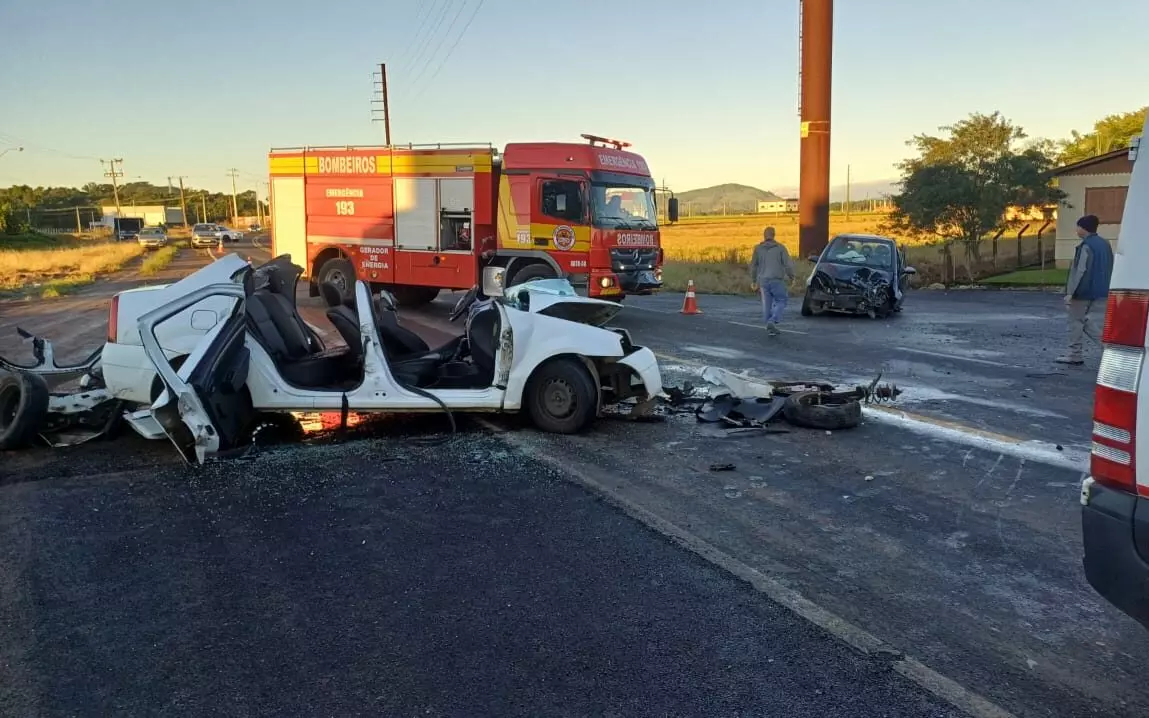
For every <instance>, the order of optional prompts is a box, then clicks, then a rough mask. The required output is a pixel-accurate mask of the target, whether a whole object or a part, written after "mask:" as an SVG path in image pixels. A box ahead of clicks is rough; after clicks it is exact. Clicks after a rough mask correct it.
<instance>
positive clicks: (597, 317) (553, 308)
mask: <svg viewBox="0 0 1149 718" xmlns="http://www.w3.org/2000/svg"><path fill="white" fill-rule="evenodd" d="M505 300H506V301H507V303H508V304H510V305H511V306H513V307H516V308H517V309H521V310H523V311H526V312H529V313H531V314H542V315H545V316H548V317H555V318H556V319H565V320H567V321H570V322H578V323H580V324H590V325H592V326H596V327H601V326H603V325H604V324H606V323H607V322H609V321H610V320H611V319H614V317H615V316H616V315H617V314H618V313H619V312H620V311H622V305H620V304H618V303H617V302H608V301H604V300H602V299H591V298H590V297H583V296H580V295H578V294H577V293H576V292H575V290H574V287H573V286H571V283H570V282H569V281H568V280H566V279H539V280H534V281H530V282H526V283H524V284H518V285H515V286H513V287H510V288H509V289H508V290H507V292H506V295H505Z"/></svg>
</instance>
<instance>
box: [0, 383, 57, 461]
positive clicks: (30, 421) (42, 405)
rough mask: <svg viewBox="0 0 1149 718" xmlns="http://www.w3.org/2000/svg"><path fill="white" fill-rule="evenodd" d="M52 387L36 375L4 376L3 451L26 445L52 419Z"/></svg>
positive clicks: (0, 402) (0, 398)
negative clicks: (50, 395) (46, 421)
mask: <svg viewBox="0 0 1149 718" xmlns="http://www.w3.org/2000/svg"><path fill="white" fill-rule="evenodd" d="M48 398H49V392H48V385H47V384H46V383H45V382H44V379H43V378H42V377H40V376H38V375H36V374H25V373H24V372H17V373H15V374H9V373H7V372H4V373H3V374H0V451H6V450H8V449H18V448H20V447H22V446H25V445H26V444H27V443H28V442H29V441H31V440H32V438H33V437H35V436H36V434H37V433H38V432H39V431H40V428H41V427H42V426H44V420H45V419H46V418H47V417H48Z"/></svg>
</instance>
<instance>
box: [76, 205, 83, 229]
mask: <svg viewBox="0 0 1149 718" xmlns="http://www.w3.org/2000/svg"><path fill="white" fill-rule="evenodd" d="M83 231H84V225H83V223H81V222H80V208H79V207H77V208H76V234H80V233H81V232H83Z"/></svg>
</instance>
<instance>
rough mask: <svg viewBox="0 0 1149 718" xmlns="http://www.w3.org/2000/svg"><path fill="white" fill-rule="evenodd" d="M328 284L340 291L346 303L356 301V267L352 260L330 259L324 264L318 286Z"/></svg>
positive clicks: (317, 282) (320, 271)
mask: <svg viewBox="0 0 1149 718" xmlns="http://www.w3.org/2000/svg"><path fill="white" fill-rule="evenodd" d="M328 282H330V283H331V284H333V285H335V287H337V288H338V289H339V296H340V297H342V298H343V301H344V302H350V301H353V300H354V299H355V265H354V264H352V263H351V260H350V259H329V260H327V261H326V262H324V263H323V266H322V267H321V268H320V270H319V278H318V280H317V281H316V284H326V283H328Z"/></svg>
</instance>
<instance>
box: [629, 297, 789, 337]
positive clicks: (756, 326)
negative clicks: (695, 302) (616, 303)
mask: <svg viewBox="0 0 1149 718" xmlns="http://www.w3.org/2000/svg"><path fill="white" fill-rule="evenodd" d="M626 308H627V309H637V310H638V311H640V312H654V313H655V314H681V312H676V311H673V310H670V309H652V308H651V307H636V306H634V305H633V304H628V305H627V307H626ZM701 316H703V317H705V316H706V313H705V312H704V313H703V314H702V315H701ZM711 318H712V319H714V318H715V317H711ZM718 321H720V322H726V323H727V324H737V325H738V326H740V327H750V328H751V329H762V330H765V329H766V327H765V325H762V324H749V323H747V322H736V321H734V320H733V319H719V320H718ZM778 331H780V332H786V333H787V334H809V333H810V332H800V331H798V330H797V329H785V328H783V327H778Z"/></svg>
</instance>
